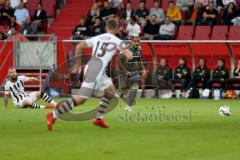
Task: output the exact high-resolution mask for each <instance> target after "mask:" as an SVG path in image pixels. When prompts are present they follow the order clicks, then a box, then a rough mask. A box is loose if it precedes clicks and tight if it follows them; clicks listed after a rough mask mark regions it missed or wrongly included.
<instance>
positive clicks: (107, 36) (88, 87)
mask: <svg viewBox="0 0 240 160" xmlns="http://www.w3.org/2000/svg"><path fill="white" fill-rule="evenodd" d="M117 32H118V23H117V21H116V20H115V19H109V20H108V21H107V22H106V33H104V34H101V35H98V36H95V37H92V38H90V39H87V40H85V41H83V42H82V43H79V44H78V45H77V46H76V57H78V61H77V64H76V66H75V67H74V68H75V69H76V70H78V69H79V68H80V67H81V59H80V56H81V54H82V53H83V51H84V49H85V48H92V57H91V59H90V60H89V61H88V63H87V65H86V73H85V77H84V80H83V83H82V86H81V88H80V91H79V92H80V93H79V95H73V96H72V97H71V98H69V99H67V100H65V101H63V102H61V103H59V104H58V106H57V108H56V109H55V110H54V111H53V112H49V113H47V125H48V130H49V131H51V130H52V127H53V125H54V123H55V121H56V119H57V118H58V117H59V116H60V115H61V114H63V113H65V112H69V111H70V110H72V109H73V108H74V107H76V106H78V105H81V104H83V103H84V102H85V101H86V100H87V99H88V98H90V97H92V96H93V91H94V90H101V91H104V95H103V96H102V97H101V99H100V104H99V108H98V111H97V115H96V118H95V119H94V120H93V124H94V125H97V126H100V127H102V128H108V127H109V126H108V124H107V123H106V122H105V121H104V120H103V115H104V113H105V112H106V110H107V108H108V106H109V104H110V101H111V99H112V98H114V96H115V97H118V95H117V93H116V89H115V87H114V85H113V82H112V79H111V78H109V77H108V76H107V74H106V67H107V65H108V63H109V62H110V61H111V59H112V58H113V56H114V55H115V53H116V51H117V50H120V51H121V52H122V54H126V56H127V57H129V58H131V53H130V51H128V50H125V49H123V48H122V47H121V46H122V44H123V43H122V40H120V39H119V38H118V37H116V36H115V35H116V34H117ZM75 69H73V70H75ZM74 72H75V73H76V72H77V71H74Z"/></svg>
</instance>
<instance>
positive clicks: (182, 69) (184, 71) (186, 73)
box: [175, 65, 191, 80]
mask: <svg viewBox="0 0 240 160" xmlns="http://www.w3.org/2000/svg"><path fill="white" fill-rule="evenodd" d="M177 74H181V75H182V76H181V78H184V79H187V80H189V79H191V72H190V69H189V68H188V66H183V65H179V66H178V67H177V68H176V69H175V78H176V79H178V78H179V77H178V76H177Z"/></svg>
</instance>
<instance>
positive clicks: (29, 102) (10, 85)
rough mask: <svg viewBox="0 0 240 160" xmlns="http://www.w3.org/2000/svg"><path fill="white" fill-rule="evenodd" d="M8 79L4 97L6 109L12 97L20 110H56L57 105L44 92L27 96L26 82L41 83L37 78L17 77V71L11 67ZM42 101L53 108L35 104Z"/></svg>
mask: <svg viewBox="0 0 240 160" xmlns="http://www.w3.org/2000/svg"><path fill="white" fill-rule="evenodd" d="M8 77H9V79H8V80H7V82H6V84H5V95H4V107H5V108H7V105H8V98H9V96H11V98H12V100H13V104H14V105H15V106H16V107H18V108H28V107H29V108H34V109H49V108H54V106H56V105H57V103H56V102H55V101H54V100H53V99H52V98H51V97H50V96H49V95H47V94H46V93H43V92H31V93H29V94H27V93H26V92H25V91H24V82H36V81H39V79H38V78H35V77H26V76H23V75H22V76H17V72H16V69H15V68H13V67H11V68H9V70H8ZM39 99H42V100H44V101H45V102H47V103H50V104H51V105H52V106H53V107H50V106H42V105H39V104H37V103H35V102H36V101H37V100H39Z"/></svg>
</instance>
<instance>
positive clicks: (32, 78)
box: [25, 77, 39, 82]
mask: <svg viewBox="0 0 240 160" xmlns="http://www.w3.org/2000/svg"><path fill="white" fill-rule="evenodd" d="M38 81H39V78H36V77H26V80H25V82H38Z"/></svg>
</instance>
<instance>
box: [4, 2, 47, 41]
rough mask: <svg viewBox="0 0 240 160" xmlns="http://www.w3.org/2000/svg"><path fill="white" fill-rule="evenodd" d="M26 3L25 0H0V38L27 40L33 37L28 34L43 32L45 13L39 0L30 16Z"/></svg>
mask: <svg viewBox="0 0 240 160" xmlns="http://www.w3.org/2000/svg"><path fill="white" fill-rule="evenodd" d="M26 5H27V0H0V40H5V39H7V40H13V41H15V40H20V41H28V40H33V39H34V37H28V35H36V34H41V33H43V32H44V25H45V23H46V19H47V13H46V11H45V10H44V9H43V6H42V3H41V0H39V1H38V3H37V4H36V10H35V12H34V15H33V16H32V17H31V16H30V14H29V11H28V9H27V8H26V7H25V6H26Z"/></svg>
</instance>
